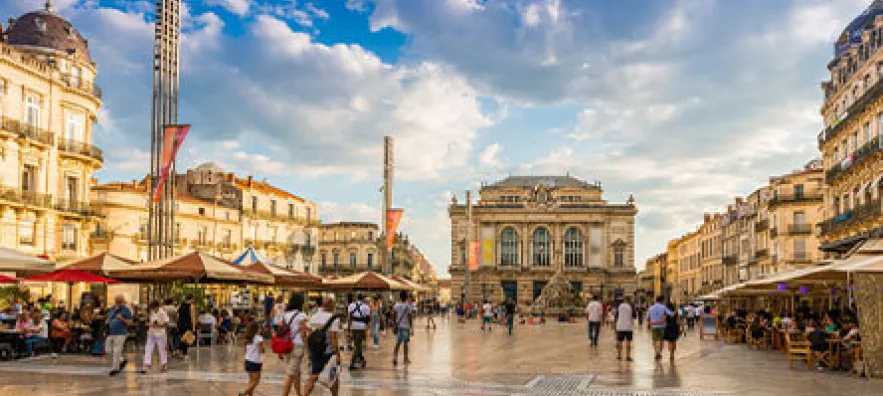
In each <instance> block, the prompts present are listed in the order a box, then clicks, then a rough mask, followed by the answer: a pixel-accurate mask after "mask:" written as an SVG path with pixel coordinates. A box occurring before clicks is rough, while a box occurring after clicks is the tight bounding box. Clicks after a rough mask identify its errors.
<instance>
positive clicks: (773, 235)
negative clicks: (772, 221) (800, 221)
mask: <svg viewBox="0 0 883 396" xmlns="http://www.w3.org/2000/svg"><path fill="white" fill-rule="evenodd" d="M778 237H779V229H778V228H771V229H770V238H778Z"/></svg>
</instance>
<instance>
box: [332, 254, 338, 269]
mask: <svg viewBox="0 0 883 396" xmlns="http://www.w3.org/2000/svg"><path fill="white" fill-rule="evenodd" d="M339 259H340V254H339V253H337V252H334V255H333V256H332V257H331V265H332V266H334V268H335V269H337V264H338V262H339Z"/></svg>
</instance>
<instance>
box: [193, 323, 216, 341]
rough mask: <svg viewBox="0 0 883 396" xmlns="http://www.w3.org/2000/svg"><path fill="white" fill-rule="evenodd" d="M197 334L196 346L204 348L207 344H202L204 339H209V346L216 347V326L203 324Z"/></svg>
mask: <svg viewBox="0 0 883 396" xmlns="http://www.w3.org/2000/svg"><path fill="white" fill-rule="evenodd" d="M197 330H198V331H197V332H196V346H197V347H199V346H202V345H204V344H205V343H203V342H202V340H204V339H208V345H209V346H213V345H215V326H213V325H212V324H210V323H201V324H200V325H199V328H198V329H197Z"/></svg>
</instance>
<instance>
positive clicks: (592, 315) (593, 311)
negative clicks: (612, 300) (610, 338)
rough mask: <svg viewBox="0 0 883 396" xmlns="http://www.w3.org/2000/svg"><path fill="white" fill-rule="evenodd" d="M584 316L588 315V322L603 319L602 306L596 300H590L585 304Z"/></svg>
mask: <svg viewBox="0 0 883 396" xmlns="http://www.w3.org/2000/svg"><path fill="white" fill-rule="evenodd" d="M586 316H588V317H589V322H600V321H601V319H604V307H602V306H601V303H600V302H598V301H591V302H589V305H586Z"/></svg>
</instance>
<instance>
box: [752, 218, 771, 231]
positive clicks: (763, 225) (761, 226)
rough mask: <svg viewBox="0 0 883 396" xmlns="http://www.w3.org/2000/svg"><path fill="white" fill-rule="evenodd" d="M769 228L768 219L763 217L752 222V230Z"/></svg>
mask: <svg viewBox="0 0 883 396" xmlns="http://www.w3.org/2000/svg"><path fill="white" fill-rule="evenodd" d="M769 228H770V221H769V219H763V220H760V221H758V222H757V223H754V231H756V232H761V231H766V230H767V229H769Z"/></svg>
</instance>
